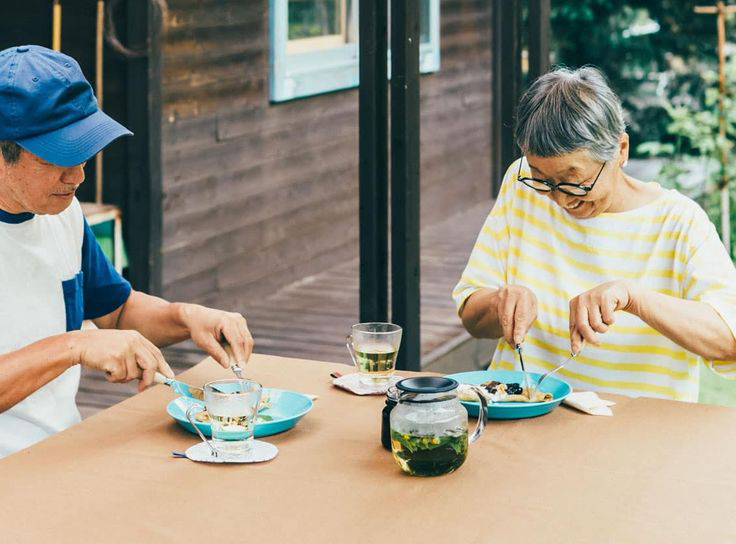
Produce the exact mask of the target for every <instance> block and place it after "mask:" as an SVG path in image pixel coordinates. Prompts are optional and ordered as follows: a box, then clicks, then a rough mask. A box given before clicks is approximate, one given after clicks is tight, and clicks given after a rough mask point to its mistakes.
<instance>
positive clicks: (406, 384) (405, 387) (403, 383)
mask: <svg viewBox="0 0 736 544" xmlns="http://www.w3.org/2000/svg"><path fill="white" fill-rule="evenodd" d="M457 386H458V383H457V382H456V381H455V380H453V379H452V378H446V377H444V376H419V377H417V378H404V379H403V380H399V381H398V382H396V387H397V388H398V389H400V390H401V391H405V392H407V393H419V394H420V395H426V394H430V395H431V394H432V393H444V392H446V391H452V390H453V389H455V388H456V387H457Z"/></svg>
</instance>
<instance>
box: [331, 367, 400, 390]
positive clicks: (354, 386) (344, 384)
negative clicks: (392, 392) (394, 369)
mask: <svg viewBox="0 0 736 544" xmlns="http://www.w3.org/2000/svg"><path fill="white" fill-rule="evenodd" d="M401 378H402V377H401V376H391V378H389V381H388V383H384V384H377V385H373V384H371V385H368V384H365V383H363V382H361V381H360V374H358V373H357V372H353V373H352V374H345V375H344V376H340V377H339V378H334V379H333V380H332V385H334V386H336V387H339V388H340V389H344V390H345V391H350V392H351V393H353V394H355V395H385V394H386V391H387V390H388V388H389V387H390V386H392V385H393V384H395V383H396V382H397V381H399V380H400V379H401Z"/></svg>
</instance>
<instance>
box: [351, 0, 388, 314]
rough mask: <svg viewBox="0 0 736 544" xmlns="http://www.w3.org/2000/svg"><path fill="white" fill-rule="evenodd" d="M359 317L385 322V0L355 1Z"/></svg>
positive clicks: (386, 38) (386, 62)
mask: <svg viewBox="0 0 736 544" xmlns="http://www.w3.org/2000/svg"><path fill="white" fill-rule="evenodd" d="M359 9H360V12H359V18H358V19H359V24H360V32H359V35H360V88H359V93H358V94H359V102H360V111H359V126H360V128H359V131H358V134H359V138H360V143H359V150H360V172H359V180H360V181H359V183H360V188H359V194H360V216H359V222H360V321H362V322H366V321H388V138H389V135H388V61H387V55H388V4H387V0H373V1H371V2H361V3H360V4H359Z"/></svg>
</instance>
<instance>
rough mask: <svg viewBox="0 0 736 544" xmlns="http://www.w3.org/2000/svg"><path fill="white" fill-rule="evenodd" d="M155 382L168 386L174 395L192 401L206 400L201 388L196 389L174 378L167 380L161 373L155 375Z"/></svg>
mask: <svg viewBox="0 0 736 544" xmlns="http://www.w3.org/2000/svg"><path fill="white" fill-rule="evenodd" d="M153 382H154V383H160V384H163V385H168V386H169V387H170V388H171V390H172V391H173V392H174V393H178V394H180V395H183V396H185V397H189V398H190V399H196V400H204V390H203V389H202V388H201V387H194V386H193V385H188V384H186V383H184V382H180V381H178V380H175V379H173V378H167V377H166V376H164V375H163V374H161V373H160V372H156V373H155V374H154V375H153Z"/></svg>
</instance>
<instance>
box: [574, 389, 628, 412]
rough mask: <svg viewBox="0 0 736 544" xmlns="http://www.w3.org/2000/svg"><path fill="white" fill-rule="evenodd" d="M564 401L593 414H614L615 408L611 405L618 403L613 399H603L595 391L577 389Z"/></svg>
mask: <svg viewBox="0 0 736 544" xmlns="http://www.w3.org/2000/svg"><path fill="white" fill-rule="evenodd" d="M562 402H563V404H567V405H568V406H572V407H573V408H577V409H578V410H580V411H581V412H585V413H586V414H590V415H593V416H612V415H613V410H611V408H610V406H613V405H614V404H616V403H615V402H613V401H611V400H603V399H602V398H600V397H599V396H598V395H597V394H596V393H594V392H593V391H575V392H574V393H570V394H569V395H568V396H567V397H566V398H565V400H563V401H562Z"/></svg>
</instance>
